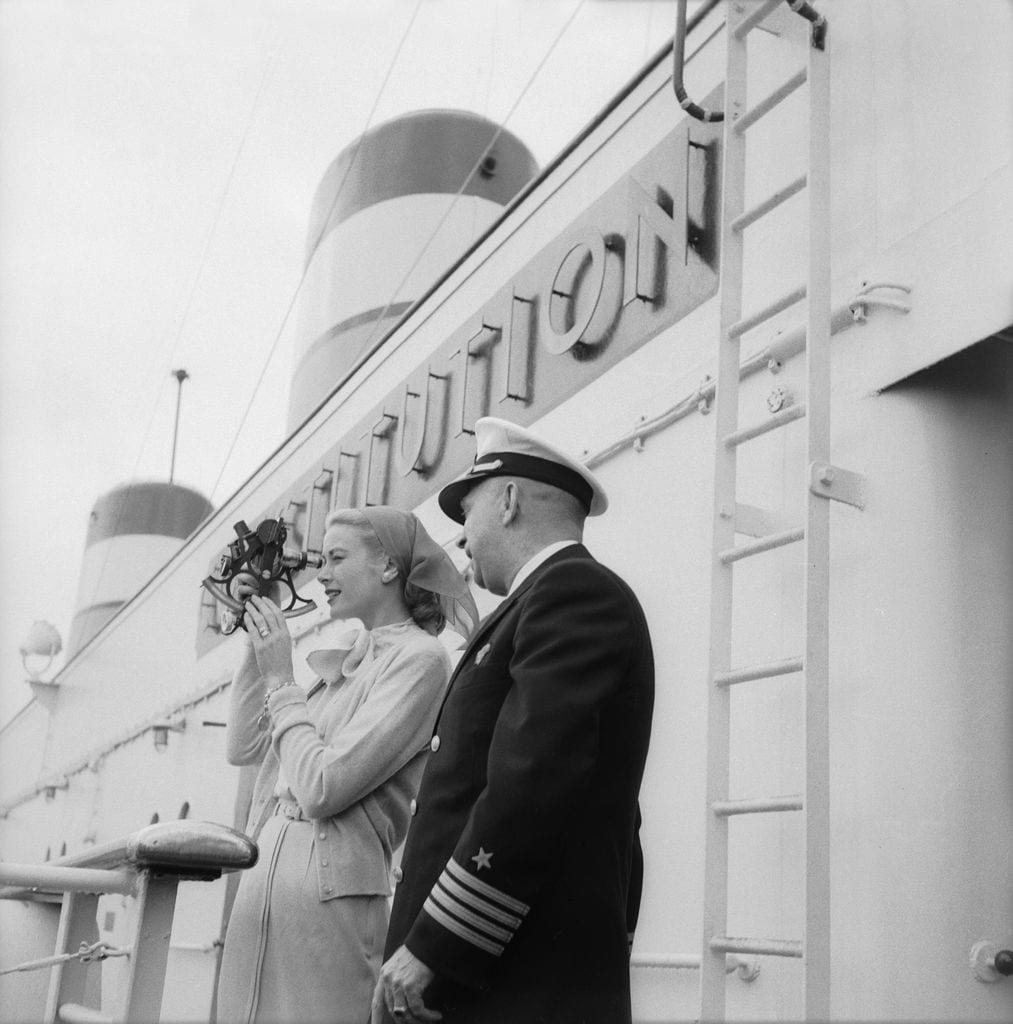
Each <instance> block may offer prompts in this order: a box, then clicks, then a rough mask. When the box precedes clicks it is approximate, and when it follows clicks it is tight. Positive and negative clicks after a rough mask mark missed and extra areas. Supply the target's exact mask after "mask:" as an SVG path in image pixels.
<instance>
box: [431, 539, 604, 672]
mask: <svg viewBox="0 0 1013 1024" xmlns="http://www.w3.org/2000/svg"><path fill="white" fill-rule="evenodd" d="M574 557H580V558H590V557H591V553H590V552H589V551H588V550H587V548H585V547H584V545H583V544H570V545H569V546H568V547H565V548H562V549H561V550H560V551H557V552H556V553H555V554H554V555H551V556H550V557H549V558H547V559H546V560H545V561H544V562H542V564H541V565H540V566H538V568H537V569H535V571H534V572H533V573H531V575H530V576H528V578H527V579H526V580H524V582H523V583H522V584H521V585H520V586H519V587H518V588H517V589H516V590H515V591H514V592H513V593H512V594H510V595H509V596H508V597H505V598H503V600H502V601H500V603H499V604H498V605H497V606H496V607H495V608H494V609H493V610H492V611H491V612H490V613H489V614H488V615H487V616H486V617H485V618H484V619H483V620H482V621H481V622H480V623H479V625H478V629H476V630H475V632H474V633H473V634H472V635H471V638H470V639H469V640H468V643H467V644H466V646H465V648H464V653H463V654H462V655H461V658H460V660H459V661H458V663H457V667H456V668H455V669H454V673H453V675H452V676H451V677H450V686H451V687H452V686H453V685H454V680H455V679H456V678H457V674H458V672H460V671H461V669H462V668H463V667H464V666H465V665H466V664H467V663H468V661H469V659H470V658H471V656H472V654H473V653H474V651H475V648H476V647H477V646H478V645H479V644H480V643H481V642H482V641H483V640H484V639H485V638H486V637H487V636H488V635H489V633H490V632H492V630H493V628H494V627H495V625H496V623H497V622H499V620H500V619H501V618H503V616H504V615H505V614H506V613H507V612H508V611H509V610H510V609H511V608H512V607H513V606H514V604H515V603H516V602H517V600H518V599H519V598H520V597H521V596H523V595H524V594H525V593H527V591H528V590H529V589H530V588H531V586H532V585H533V584H534V582H535V580H536V579H538V577H539V575H541V573H542V571H543V570H544V569H547V568H548V567H549V566H550V565H553V564H554V563H556V562H560V561H562V560H563V559H565V558H574ZM448 692H449V691H448Z"/></svg>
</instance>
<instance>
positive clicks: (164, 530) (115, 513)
mask: <svg viewBox="0 0 1013 1024" xmlns="http://www.w3.org/2000/svg"><path fill="white" fill-rule="evenodd" d="M211 509H212V506H211V503H210V502H209V501H208V500H207V498H205V497H204V496H203V495H202V494H198V492H197V491H193V490H191V489H190V488H189V487H180V486H179V485H178V484H165V483H133V484H124V485H122V486H120V487H116V488H114V489H113V490H111V491H110V492H109V493H108V494H106V495H103V497H101V498H99V499H98V501H96V502H95V507H94V508H93V509H92V511H91V516H90V519H89V523H88V537H87V540H86V541H85V550H84V564H83V565H82V567H81V580H80V583H79V584H78V589H77V612H76V614H75V615H74V621H73V624H72V625H71V627H70V641H69V642H68V644H67V657H68V658H72V657H73V656H74V655H75V654H76V653H77V651H79V650H80V649H81V648H82V647H83V646H84V645H85V644H86V643H87V642H88V641H89V640H90V639H91V638H92V637H93V636H94V635H95V634H96V633H97V632H98V631H99V630H100V629H101V628H102V627H103V626H104V625H105V624H106V623H107V622H108V621H109V620H110V619H111V618H112V617H113V616H114V615H115V614H116V612H117V611H119V609H120V608H121V607H123V605H124V604H126V602H127V601H129V600H130V598H132V597H133V596H134V594H136V593H137V591H138V590H140V589H141V587H142V586H144V584H145V583H147V581H148V580H149V579H151V577H152V576H153V575H154V574H155V573H156V572H157V571H158V570H159V569H161V567H162V566H163V565H164V564H165V563H166V562H167V561H168V560H169V558H170V557H171V556H172V555H173V554H174V553H175V551H176V550H177V549H178V548H179V547H180V545H181V544H182V542H183V541H184V540H185V539H186V538H187V537H189V536H190V534H191V533H193V531H194V530H195V529H196V528H197V527H198V526H199V525H200V523H201V522H202V521H203V520H204V519H205V518H206V517H207V515H208V514H209V513H210V512H211Z"/></svg>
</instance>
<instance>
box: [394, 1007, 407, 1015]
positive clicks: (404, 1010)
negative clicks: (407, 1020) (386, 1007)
mask: <svg viewBox="0 0 1013 1024" xmlns="http://www.w3.org/2000/svg"><path fill="white" fill-rule="evenodd" d="M390 1012H391V1013H392V1014H394V1016H395V1017H403V1016H404V1015H405V1014H406V1013H407V1012H408V1007H407V1006H395V1007H394V1009H393V1010H391V1011H390Z"/></svg>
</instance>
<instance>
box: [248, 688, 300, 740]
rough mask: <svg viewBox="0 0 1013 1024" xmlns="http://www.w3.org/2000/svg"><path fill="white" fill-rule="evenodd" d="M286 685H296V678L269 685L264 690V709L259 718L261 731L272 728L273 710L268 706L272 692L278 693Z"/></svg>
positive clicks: (258, 723) (258, 726) (258, 725)
mask: <svg viewBox="0 0 1013 1024" xmlns="http://www.w3.org/2000/svg"><path fill="white" fill-rule="evenodd" d="M286 686H295V680H293V679H286V680H285V681H284V682H281V683H278V685H277V686H269V687H268V688H267V690H266V691H265V692H264V710H263V711H261V713H260V717H259V718H258V719H257V728H258V729H259V730H260V731H261V732H266V731H267V730H268V729H270V728H271V711H270V708H269V707H268V702H269V701H270V699H271V694H272V693H276V692H277V691H278V690H280V689H282V688H283V687H286Z"/></svg>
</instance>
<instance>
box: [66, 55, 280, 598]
mask: <svg viewBox="0 0 1013 1024" xmlns="http://www.w3.org/2000/svg"><path fill="white" fill-rule="evenodd" d="M280 49H281V44H280V43H279V44H277V45H276V46H275V48H274V52H273V53H272V54H271V56H270V58H269V59H268V61H267V63H266V64H265V65H264V71H263V74H262V75H261V76H260V85H259V86H258V87H257V92H256V95H255V96H254V97H253V102H252V103H251V105H250V112H249V114H248V115H247V118H246V125H245V126H244V128H243V134H242V137H241V138H240V140H239V145H238V146H237V147H236V152H235V156H234V157H233V159H232V166H231V167H230V168H229V173H228V175H227V176H226V179H225V184H224V185H223V186H222V190H221V194H220V195H219V197H218V206H217V209H216V210H215V214H214V217H213V219H212V221H211V226H210V227H209V228H208V231H207V234H206V235H205V237H204V246H203V249H202V250H201V255H200V259H199V260H198V261H197V271H196V273H195V274H194V277H193V281H192V283H191V285H190V291H189V294H188V295H187V298H186V303H185V304H184V307H183V313H182V316H181V317H180V320H179V327H178V328H177V330H176V337H175V339H174V340H173V342H172V347H171V348H170V349H169V354H168V357H167V358H166V359H165V361H164V365H163V371H162V374H161V376H160V378H159V380H160V383H159V385H158V390H157V391H156V393H155V400H154V401H153V402H152V403H151V413H150V415H149V416H148V423H147V426H146V427H145V429H144V433H143V434H142V436H141V443H140V445H139V446H138V449H137V458H136V459H135V460H134V466H133V469H132V471H131V473H130V476H129V477H128V480H131V481H133V480H135V479H136V477H137V470H138V467H139V466H140V464H141V457H142V456H143V455H144V449H145V448H146V447H147V444H148V440H149V438H150V437H151V432H152V429H153V428H154V424H155V418H156V413H157V411H158V406H159V403H160V402H161V400H162V395H163V394H164V393H165V387H166V384H167V382H168V380H169V377H170V376H172V374H170V373H169V372H168V371H169V368H170V367H171V366H172V364H173V360H174V359H175V355H176V350H177V349H178V348H179V343H180V340H181V339H182V337H183V331H184V329H185V327H186V324H187V320H188V318H189V316H190V310H191V308H192V307H193V301H194V297H195V296H196V294H197V287H198V285H199V284H200V281H201V278H202V276H203V274H204V268H205V266H206V265H207V260H208V255H209V254H210V251H211V242H212V239H213V238H214V236H215V233H216V232H217V230H218V225H219V223H221V219H222V213H223V211H224V210H225V202H226V200H227V199H228V196H229V192H230V190H231V188H232V182H233V180H234V179H235V176H236V169H237V168H238V166H239V160H240V158H241V157H242V154H243V150H244V149H245V148H246V143H247V140H248V139H249V137H250V130H251V128H252V127H253V120H254V116H255V115H256V113H257V109H258V107H259V106H260V100H261V97H262V96H263V94H264V87H265V85H266V84H267V80H268V78H269V76H270V73H271V68H272V67H273V66H274V62H275V60H276V59H277V57H278V52H279V50H280ZM170 483H171V481H170ZM125 511H126V506H125V504H124V503H121V504H120V507H119V509H118V510H117V513H116V518H115V519H114V520H113V525H112V531H111V534H110V536H112V537H116V536H118V530H119V526H120V523H121V521H122V518H123V515H124V512H125ZM111 553H112V546H111V545H107V547H106V550H105V555H104V557H103V559H102V563H101V565H100V566H99V571H98V576H97V577H96V578H95V587H94V589H93V590H92V594H91V597H90V598H89V600H88V603H87V604H84V605H81V606H80V607H81V608H90V607H91V606H92V604H93V603H94V601H95V598H96V597H97V596H98V594H99V588H100V587H101V586H102V579H103V577H104V576H105V573H106V569H107V567H108V565H109V557H110V555H111Z"/></svg>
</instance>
